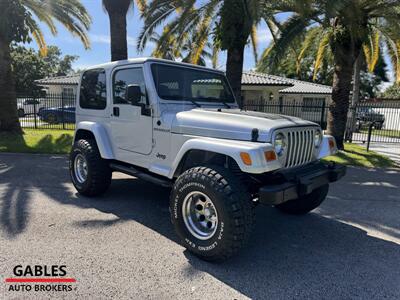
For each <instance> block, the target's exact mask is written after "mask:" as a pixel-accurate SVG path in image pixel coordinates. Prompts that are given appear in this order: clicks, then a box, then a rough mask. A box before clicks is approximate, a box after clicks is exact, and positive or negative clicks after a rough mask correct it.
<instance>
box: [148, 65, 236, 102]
mask: <svg viewBox="0 0 400 300" xmlns="http://www.w3.org/2000/svg"><path fill="white" fill-rule="evenodd" d="M151 69H152V74H153V78H154V82H155V85H156V88H157V93H158V96H159V97H160V98H162V99H164V100H189V99H191V100H197V101H208V102H222V101H223V102H229V103H231V102H234V101H235V100H234V97H233V95H232V92H231V89H230V88H229V86H228V83H227V81H226V78H225V76H223V75H222V74H219V73H214V72H209V71H206V70H204V71H202V70H195V69H190V68H184V67H178V66H168V65H161V64H153V65H152V66H151Z"/></svg>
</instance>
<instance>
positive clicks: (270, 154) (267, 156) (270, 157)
mask: <svg viewBox="0 0 400 300" xmlns="http://www.w3.org/2000/svg"><path fill="white" fill-rule="evenodd" d="M264 156H265V160H266V161H273V160H276V159H277V157H276V153H275V151H273V150H270V151H265V152H264Z"/></svg>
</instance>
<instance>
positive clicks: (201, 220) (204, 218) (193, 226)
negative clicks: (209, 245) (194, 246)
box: [182, 191, 218, 240]
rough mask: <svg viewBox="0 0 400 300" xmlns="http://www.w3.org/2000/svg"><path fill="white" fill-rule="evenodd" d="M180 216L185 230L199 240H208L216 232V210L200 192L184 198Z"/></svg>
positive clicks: (209, 200)
mask: <svg viewBox="0 0 400 300" xmlns="http://www.w3.org/2000/svg"><path fill="white" fill-rule="evenodd" d="M182 216H183V221H184V222H185V225H186V228H187V229H188V230H189V232H190V233H191V234H192V235H193V236H195V237H196V238H197V239H199V240H208V239H210V238H211V237H212V236H213V235H214V234H215V232H216V231H217V227H218V214H217V209H216V208H215V206H214V203H213V202H212V201H211V199H210V198H209V197H208V196H207V195H206V194H204V193H202V192H198V191H196V192H191V193H189V194H188V195H187V196H186V197H185V199H184V200H183V205H182Z"/></svg>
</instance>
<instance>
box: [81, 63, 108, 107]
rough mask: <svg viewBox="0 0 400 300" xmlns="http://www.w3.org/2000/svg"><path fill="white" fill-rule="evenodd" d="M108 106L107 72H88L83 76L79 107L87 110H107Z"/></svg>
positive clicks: (102, 70)
mask: <svg viewBox="0 0 400 300" xmlns="http://www.w3.org/2000/svg"><path fill="white" fill-rule="evenodd" d="M106 105H107V90H106V72H105V70H104V69H95V70H88V71H86V72H85V73H83V75H82V81H81V89H80V94H79V106H80V107H81V108H85V109H96V110H102V109H105V108H106Z"/></svg>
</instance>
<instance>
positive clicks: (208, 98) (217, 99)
mask: <svg viewBox="0 0 400 300" xmlns="http://www.w3.org/2000/svg"><path fill="white" fill-rule="evenodd" d="M196 99H199V100H201V99H204V100H207V101H210V100H214V101H215V102H222V104H223V105H224V106H225V107H226V108H231V106H230V105H229V104H228V103H226V102H225V101H224V100H223V99H220V98H215V97H201V98H196ZM214 101H211V102H214Z"/></svg>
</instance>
